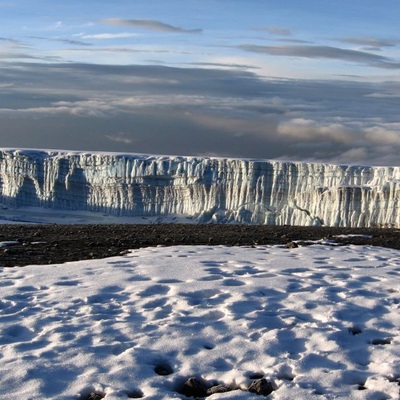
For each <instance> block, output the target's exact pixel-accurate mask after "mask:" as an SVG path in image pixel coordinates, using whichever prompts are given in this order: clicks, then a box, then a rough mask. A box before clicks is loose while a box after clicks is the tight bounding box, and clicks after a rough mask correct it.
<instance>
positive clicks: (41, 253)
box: [0, 224, 400, 267]
mask: <svg viewBox="0 0 400 400" xmlns="http://www.w3.org/2000/svg"><path fill="white" fill-rule="evenodd" d="M321 239H325V240H327V241H329V242H333V243H335V244H342V245H346V244H369V245H374V246H383V247H391V248H396V249H400V230H397V229H376V228H329V227H294V226H264V225H263V226H260V225H217V224H209V225H194V224H193V225H190V224H182V225H181V224H160V225H154V224H153V225H128V224H118V225H56V224H52V225H18V224H16V225H0V243H3V247H2V245H1V244H0V267H11V266H23V265H31V264H53V263H63V262H67V261H76V260H86V259H96V258H104V257H111V256H116V255H120V254H124V252H126V251H128V250H130V249H138V248H141V247H149V246H158V245H164V246H174V245H226V246H252V245H264V244H274V245H277V244H278V245H287V246H293V242H296V243H298V244H299V245H308V244H310V243H309V241H315V240H321ZM298 241H300V242H298ZM4 242H12V243H8V244H7V246H4ZM333 243H332V244H333Z"/></svg>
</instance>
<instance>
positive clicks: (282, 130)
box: [277, 118, 353, 143]
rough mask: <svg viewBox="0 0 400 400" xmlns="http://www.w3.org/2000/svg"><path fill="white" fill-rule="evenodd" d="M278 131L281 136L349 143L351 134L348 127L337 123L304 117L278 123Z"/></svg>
mask: <svg viewBox="0 0 400 400" xmlns="http://www.w3.org/2000/svg"><path fill="white" fill-rule="evenodd" d="M277 131H278V133H279V134H280V135H282V136H287V137H291V138H293V139H300V140H308V141H315V140H330V141H332V142H337V143H349V142H350V141H351V140H352V139H353V138H352V136H353V134H352V132H351V131H350V129H349V128H348V127H345V126H344V125H341V124H339V123H323V122H322V123H321V122H317V121H313V120H309V119H304V118H294V119H291V120H289V121H285V122H282V123H280V124H279V126H278V129H277Z"/></svg>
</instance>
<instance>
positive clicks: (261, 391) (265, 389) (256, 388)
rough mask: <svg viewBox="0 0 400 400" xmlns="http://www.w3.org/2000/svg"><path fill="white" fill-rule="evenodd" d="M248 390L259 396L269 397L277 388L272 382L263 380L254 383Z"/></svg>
mask: <svg viewBox="0 0 400 400" xmlns="http://www.w3.org/2000/svg"><path fill="white" fill-rule="evenodd" d="M247 390H248V391H249V392H251V393H255V394H257V395H259V396H268V395H269V394H271V393H272V392H273V391H274V390H275V388H274V386H273V384H272V382H271V381H268V380H266V379H265V378H262V379H257V380H255V381H253V382H252V383H251V384H250V386H249V387H248V389H247Z"/></svg>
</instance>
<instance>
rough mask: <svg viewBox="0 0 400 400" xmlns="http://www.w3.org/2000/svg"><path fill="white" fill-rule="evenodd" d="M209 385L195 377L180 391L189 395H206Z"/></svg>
mask: <svg viewBox="0 0 400 400" xmlns="http://www.w3.org/2000/svg"><path fill="white" fill-rule="evenodd" d="M207 389H208V387H207V385H206V384H205V383H204V382H202V381H200V380H199V379H197V378H195V377H191V378H189V379H188V380H187V381H186V382H185V383H184V384H183V386H182V389H181V390H180V393H181V394H183V395H185V396H187V397H206V396H207Z"/></svg>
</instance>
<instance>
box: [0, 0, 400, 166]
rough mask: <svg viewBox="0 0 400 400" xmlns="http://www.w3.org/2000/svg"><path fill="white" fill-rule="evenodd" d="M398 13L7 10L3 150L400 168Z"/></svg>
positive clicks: (211, 1) (1, 51)
mask: <svg viewBox="0 0 400 400" xmlns="http://www.w3.org/2000/svg"><path fill="white" fill-rule="evenodd" d="M399 15H400V3H399V2H398V1H397V0H385V2H379V1H373V0H366V1H363V2H359V1H353V0H350V1H342V0H340V1H320V0H307V1H306V2H303V1H295V0H286V1H281V0H279V1H278V0H271V1H267V0H229V1H228V0H201V1H197V0H191V1H187V0H186V1H184V0H169V1H165V0H163V1H161V0H137V1H132V0H129V1H128V0H116V1H113V2H109V1H105V0H95V1H94V0H85V2H81V1H79V2H78V1H76V0H70V1H68V2H61V1H55V0H51V1H49V0H47V1H41V0H38V1H35V2H32V1H28V0H21V1H12V0H4V1H2V0H0V22H1V23H0V69H1V70H0V71H1V73H0V129H1V134H0V147H23V148H52V149H65V150H85V151H112V152H132V153H150V154H171V155H197V156H220V157H243V158H249V157H251V158H264V159H278V160H291V161H306V162H311V161H312V162H328V163H341V164H368V165H399V161H398V156H397V155H398V154H399V151H400V117H399V109H400V74H399V72H400V32H399V29H398V16H399Z"/></svg>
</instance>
